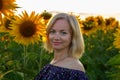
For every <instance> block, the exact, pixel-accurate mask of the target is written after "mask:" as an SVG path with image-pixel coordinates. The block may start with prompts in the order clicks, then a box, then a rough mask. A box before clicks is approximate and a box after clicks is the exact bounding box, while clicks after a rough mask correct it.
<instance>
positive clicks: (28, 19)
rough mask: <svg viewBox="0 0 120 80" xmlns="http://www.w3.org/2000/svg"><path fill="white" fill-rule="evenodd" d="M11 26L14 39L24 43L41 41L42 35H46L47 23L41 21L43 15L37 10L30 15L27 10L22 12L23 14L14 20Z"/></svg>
mask: <svg viewBox="0 0 120 80" xmlns="http://www.w3.org/2000/svg"><path fill="white" fill-rule="evenodd" d="M11 26H12V27H11V28H12V31H11V34H12V35H13V36H15V38H14V40H15V41H16V42H17V43H20V44H23V45H28V44H31V43H32V44H34V43H35V42H39V41H40V37H41V36H45V30H46V29H45V25H43V24H42V22H41V16H40V15H39V14H35V12H32V13H31V14H30V15H29V14H28V13H27V12H26V11H24V12H22V15H19V16H16V17H15V20H12V23H11Z"/></svg>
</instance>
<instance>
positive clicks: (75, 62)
mask: <svg viewBox="0 0 120 80" xmlns="http://www.w3.org/2000/svg"><path fill="white" fill-rule="evenodd" d="M68 62H70V63H69V64H68V66H67V67H68V68H70V69H74V70H79V71H82V72H85V68H84V66H83V64H82V63H81V61H80V60H79V59H76V58H68Z"/></svg>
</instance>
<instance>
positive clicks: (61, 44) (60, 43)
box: [48, 19, 71, 50]
mask: <svg viewBox="0 0 120 80" xmlns="http://www.w3.org/2000/svg"><path fill="white" fill-rule="evenodd" d="M48 36H49V37H48V38H49V41H50V44H51V45H52V47H53V50H64V49H67V50H68V49H69V46H70V43H71V30H70V26H69V24H68V22H67V21H66V20H65V19H60V20H57V21H56V22H55V24H54V25H53V26H52V27H51V29H50V32H49V35H48Z"/></svg>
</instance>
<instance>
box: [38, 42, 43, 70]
mask: <svg viewBox="0 0 120 80" xmlns="http://www.w3.org/2000/svg"><path fill="white" fill-rule="evenodd" d="M40 45H41V44H40ZM42 57H43V56H42V46H40V58H39V61H40V62H39V69H41V68H42Z"/></svg>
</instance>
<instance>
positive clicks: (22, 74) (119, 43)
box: [0, 0, 120, 80]
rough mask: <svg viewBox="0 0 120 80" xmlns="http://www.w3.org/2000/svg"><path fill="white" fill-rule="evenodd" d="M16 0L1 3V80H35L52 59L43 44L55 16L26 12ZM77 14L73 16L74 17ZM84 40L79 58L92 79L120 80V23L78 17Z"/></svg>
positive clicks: (47, 13) (103, 19)
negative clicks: (83, 47) (82, 50)
mask: <svg viewBox="0 0 120 80" xmlns="http://www.w3.org/2000/svg"><path fill="white" fill-rule="evenodd" d="M17 8H20V7H19V6H18V5H17V4H16V3H15V0H0V80H34V77H35V76H36V75H37V74H38V73H39V71H40V70H41V68H43V66H44V65H46V64H48V63H49V62H50V60H51V59H52V58H53V54H48V52H47V51H45V50H44V48H43V45H44V41H45V37H46V31H45V30H46V25H47V22H48V21H49V20H50V18H51V17H52V16H53V14H52V13H50V12H47V11H46V10H45V11H43V12H41V13H36V12H35V11H32V12H31V13H30V14H28V13H27V11H23V12H21V14H16V12H17ZM71 15H74V14H71ZM75 16H76V18H77V19H78V21H79V23H80V28H81V30H82V33H83V37H84V40H85V53H84V55H83V57H82V58H81V59H80V60H81V62H82V63H83V65H84V67H85V69H86V74H87V76H88V77H89V80H120V76H119V75H120V24H119V21H117V20H116V19H115V18H114V17H109V18H104V17H103V16H101V15H98V16H89V17H86V18H85V19H84V20H82V19H81V16H80V15H75Z"/></svg>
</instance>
